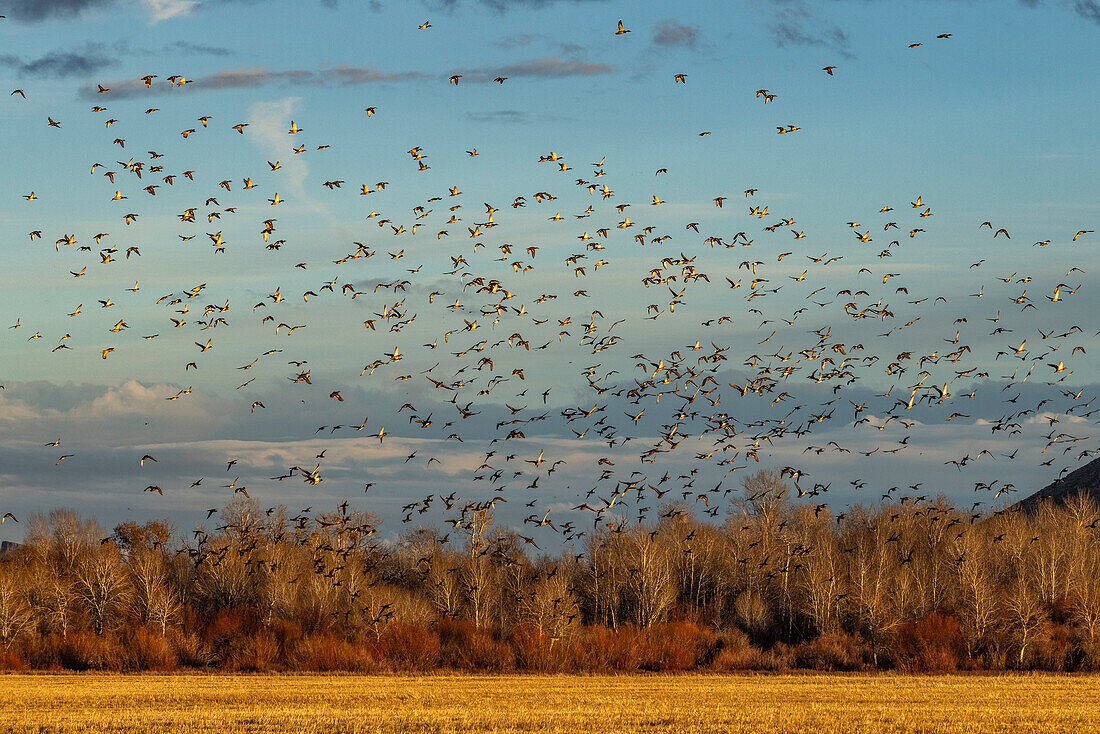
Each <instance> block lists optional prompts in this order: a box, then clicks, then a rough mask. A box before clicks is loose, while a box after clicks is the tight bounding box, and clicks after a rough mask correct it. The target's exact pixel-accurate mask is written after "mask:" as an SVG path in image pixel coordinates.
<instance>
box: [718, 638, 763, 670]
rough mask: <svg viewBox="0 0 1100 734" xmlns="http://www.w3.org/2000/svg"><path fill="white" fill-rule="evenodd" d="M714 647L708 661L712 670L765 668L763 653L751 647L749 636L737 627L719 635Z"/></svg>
mask: <svg viewBox="0 0 1100 734" xmlns="http://www.w3.org/2000/svg"><path fill="white" fill-rule="evenodd" d="M715 649H716V652H715V654H714V657H713V659H712V660H711V663H710V667H711V669H712V670H715V671H719V672H730V671H734V670H764V669H766V668H765V660H764V655H763V653H762V652H761V651H760V650H759V649H757V648H755V647H753V646H752V642H751V641H750V640H749V636H748V635H746V634H745V633H744V632H742V631H741V630H739V629H737V628H734V629H732V630H728V631H726V632H724V633H723V634H722V635H721V636H719V638H718V641H717V643H716V646H715Z"/></svg>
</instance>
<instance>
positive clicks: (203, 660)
mask: <svg viewBox="0 0 1100 734" xmlns="http://www.w3.org/2000/svg"><path fill="white" fill-rule="evenodd" d="M168 639H169V641H170V642H171V644H172V647H173V648H174V649H175V651H176V660H177V662H178V664H179V665H181V666H183V667H186V668H199V669H203V668H209V667H210V666H211V665H213V664H214V662H215V660H216V659H217V658H216V656H215V655H214V651H213V650H212V649H211V648H210V646H209V645H207V644H206V643H205V642H203V640H202V638H201V637H200V636H199V635H198V634H196V633H195V632H170V633H169V635H168Z"/></svg>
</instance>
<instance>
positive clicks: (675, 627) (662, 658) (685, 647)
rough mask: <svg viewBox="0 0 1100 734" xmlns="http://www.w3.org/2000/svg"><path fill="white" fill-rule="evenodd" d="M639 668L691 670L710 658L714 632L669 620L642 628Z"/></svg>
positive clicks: (714, 638) (713, 651)
mask: <svg viewBox="0 0 1100 734" xmlns="http://www.w3.org/2000/svg"><path fill="white" fill-rule="evenodd" d="M643 639H644V647H643V651H642V659H641V662H640V665H639V667H641V668H642V669H643V670H652V671H672V670H692V669H694V668H695V667H696V666H697V665H699V664H704V663H706V662H709V661H710V660H711V658H713V656H714V653H715V649H716V643H717V640H718V635H717V634H716V633H715V632H713V631H712V630H707V629H704V628H701V627H699V626H698V625H697V624H695V623H693V622H669V623H667V624H660V625H655V626H653V627H650V628H649V629H648V630H646V631H645V635H644V637H643Z"/></svg>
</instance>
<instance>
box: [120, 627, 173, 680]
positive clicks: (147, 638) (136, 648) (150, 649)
mask: <svg viewBox="0 0 1100 734" xmlns="http://www.w3.org/2000/svg"><path fill="white" fill-rule="evenodd" d="M124 649H125V651H126V656H127V661H126V662H127V665H126V667H127V668H128V669H130V670H159V671H172V670H175V669H176V653H175V651H174V650H173V649H172V646H171V645H170V644H169V642H168V640H167V639H165V638H164V637H161V636H160V634H159V633H156V632H150V631H149V630H148V629H146V628H145V627H137V628H135V629H134V630H132V632H131V633H130V635H129V637H128V639H127V640H126V644H125V646H124Z"/></svg>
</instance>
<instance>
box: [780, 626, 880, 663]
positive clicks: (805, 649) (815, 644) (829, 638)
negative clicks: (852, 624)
mask: <svg viewBox="0 0 1100 734" xmlns="http://www.w3.org/2000/svg"><path fill="white" fill-rule="evenodd" d="M792 650H793V653H794V664H795V667H798V668H810V669H813V670H858V669H859V668H861V667H863V654H862V651H861V649H860V646H859V643H858V641H857V640H856V639H855V638H854V637H852V636H851V635H848V634H845V633H843V632H827V633H826V634H823V635H820V636H819V637H815V638H814V639H812V640H809V641H808V642H804V643H802V644H800V645H796V646H794V647H793V648H792Z"/></svg>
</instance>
